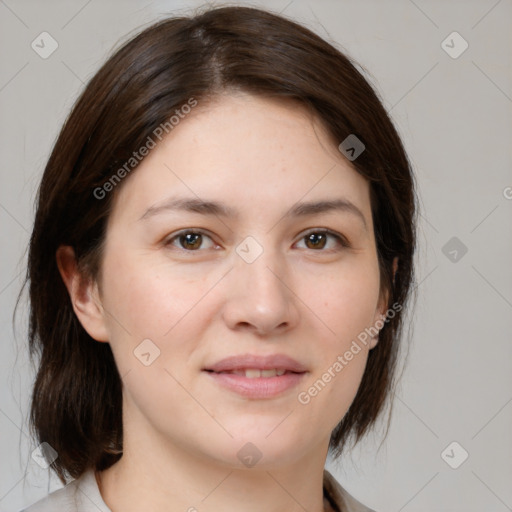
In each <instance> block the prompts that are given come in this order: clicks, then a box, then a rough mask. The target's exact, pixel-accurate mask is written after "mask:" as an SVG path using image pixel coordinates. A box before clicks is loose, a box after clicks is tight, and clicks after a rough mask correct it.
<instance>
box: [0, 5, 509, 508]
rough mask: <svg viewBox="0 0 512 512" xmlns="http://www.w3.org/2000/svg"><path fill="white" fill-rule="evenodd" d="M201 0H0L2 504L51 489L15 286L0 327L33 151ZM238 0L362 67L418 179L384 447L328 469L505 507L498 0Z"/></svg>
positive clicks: (404, 500)
mask: <svg viewBox="0 0 512 512" xmlns="http://www.w3.org/2000/svg"><path fill="white" fill-rule="evenodd" d="M238 3H239V4H242V3H245V2H238ZM247 4H248V3H247ZM198 5H201V3H199V2H174V1H155V2H149V1H147V0H144V1H135V0H131V1H125V2H120V1H118V2H116V1H103V2H101V1H99V0H90V1H86V0H85V1H82V0H81V1H74V0H73V1H66V2H51V1H46V2H38V1H27V0H25V1H15V0H0V52H1V67H0V112H1V117H0V150H1V153H0V154H1V155H2V159H1V187H0V226H1V237H2V238H1V247H2V252H1V265H0V314H1V318H0V328H1V340H2V343H1V345H0V354H1V357H0V365H1V386H2V392H1V394H0V432H1V442H0V450H1V452H0V461H1V462H0V464H1V467H0V511H16V510H19V509H20V508H22V507H23V506H25V505H27V504H29V503H32V502H33V501H35V500H37V499H39V498H41V497H43V496H44V495H46V494H47V492H49V491H51V490H54V489H57V488H59V487H61V484H60V482H59V481H58V480H57V479H56V478H55V477H54V476H51V477H50V476H49V470H44V469H41V468H40V467H39V466H38V465H37V464H36V463H35V462H34V461H33V460H32V459H31V458H30V453H31V452H32V450H34V448H35V445H34V444H33V442H32V441H31V440H30V438H29V435H28V425H27V415H28V399H29V393H30V386H31V383H32V380H33V378H34V369H33V368H31V367H30V365H29V363H28V359H27V354H26V346H25V338H24V336H25V332H26V310H27V308H26V301H25V300H24V301H22V304H21V308H20V316H19V320H18V321H17V323H16V328H15V333H14V332H13V327H12V311H13V307H14V303H15V299H16V296H17V293H18V291H19V288H20V285H21V276H22V273H23V270H24V265H25V247H26V244H27V242H28V237H29V233H30V229H31V224H32V219H33V201H34V197H35V190H36V187H37V184H38V181H39V179H40V176H41V173H42V170H43V168H44V165H45V161H46V159H47V157H48V155H49V151H50V149H51V146H52V144H53V142H54V141H55V138H56V136H57V133H58V130H59V129H60V127H61V124H62V122H63V121H64V119H65V117H66V115H67V113H68V112H69V109H70V107H71V105H72V104H73V102H74V100H75V98H76V97H77V95H78V93H79V91H80V90H81V89H82V87H83V84H84V83H85V82H86V81H87V80H88V79H89V78H90V77H91V76H92V74H93V73H94V72H95V71H96V70H97V69H98V67H99V65H100V63H102V62H103V61H104V60H105V58H106V56H107V55H108V54H109V53H110V52H111V50H112V48H113V47H114V46H115V45H116V44H117V43H118V41H119V40H120V39H122V40H125V39H126V38H127V37H128V36H129V35H131V34H133V33H134V31H136V30H137V29H138V28H139V27H141V26H142V25H147V24H149V23H151V22H152V21H154V20H155V19H157V18H159V17H162V16H164V15H165V14H169V13H173V12H176V11H177V10H185V12H186V11H187V10H188V9H190V8H191V7H195V6H198ZM250 5H259V6H264V7H270V8H272V9H273V10H275V11H284V14H286V15H288V16H291V17H293V18H295V19H296V20H298V21H299V22H302V23H304V24H305V25H307V26H309V27H310V28H312V29H313V30H315V31H316V32H317V33H319V34H320V35H321V36H323V37H325V38H327V39H328V40H330V41H331V42H332V43H334V44H335V45H337V46H338V47H339V48H340V49H343V48H344V49H345V50H346V51H347V52H348V53H349V55H351V56H352V57H353V58H354V59H356V60H357V61H358V62H359V63H361V65H362V66H363V67H364V68H366V69H368V70H369V72H370V73H371V74H369V75H368V78H369V79H370V80H371V82H372V83H373V84H374V86H375V87H376V88H377V90H378V91H379V94H380V95H381V97H382V99H383V102H384V104H385V106H386V108H387V109H388V110H389V111H390V112H391V114H392V116H393V119H394V120H395V122H396V124H397V126H398V129H399V132H400V134H401V135H402V137H403V139H404V142H405V144H406V148H407V150H408V152H409V154H410V158H411V160H412V163H413V165H414V168H415V172H416V175H417V182H418V185H419V193H420V201H421V204H420V208H421V217H420V226H419V244H420V248H419V251H418V257H417V264H418V271H417V282H416V285H417V292H418V301H417V305H416V308H415V310H414V312H413V314H412V315H411V317H410V320H411V322H412V326H413V328H412V330H411V331H410V335H409V336H407V338H408V339H407V340H406V343H408V344H409V345H410V351H409V358H408V361H407V365H406V367H405V371H404V374H403V378H402V381H401V385H400V387H399V388H398V391H397V395H396V397H395V400H394V410H393V418H392V422H391V426H390V429H389V434H388V437H387V438H386V440H385V441H384V442H383V443H382V445H380V441H381V437H379V435H378V434H375V435H371V436H369V437H368V438H367V439H366V440H365V441H364V442H363V443H362V444H360V445H359V446H358V447H357V448H356V449H354V450H353V451H352V454H349V455H347V456H346V457H345V459H344V460H343V462H342V463H341V464H339V465H335V466H333V465H331V464H330V463H329V467H330V469H331V470H332V471H333V472H334V474H335V476H336V477H337V478H338V479H339V480H340V481H341V482H342V484H343V485H344V486H345V487H346V488H347V489H348V490H349V491H350V492H351V493H353V494H354V495H355V496H356V497H358V498H359V499H360V500H362V501H363V502H364V503H365V504H367V505H368V506H371V507H372V508H375V509H376V510H377V511H379V512H398V511H404V512H414V511H417V512H419V511H425V510H429V511H430V510H436V511H457V512H458V511H465V512H477V511H478V512H480V511H482V510H485V511H486V512H502V511H506V510H512V485H511V482H512V436H511V432H512V428H511V427H512V371H511V369H512V357H511V356H512V343H510V341H511V335H510V333H511V327H512V322H511V319H512V314H511V313H512V266H511V265H510V263H511V261H512V259H511V255H512V229H511V228H512V220H511V219H512V199H510V198H512V188H508V187H512V173H511V160H512V158H511V138H510V137H511V135H512V126H511V125H512V116H511V114H512V80H511V78H512V77H511V68H512V66H511V60H512V58H511V55H512V54H511V49H512V45H511V43H512V36H511V33H512V30H511V22H512V2H511V1H510V0H508V1H507V0H501V1H496V0H480V1H453V0H452V1H444V2H442V1H426V0H423V1H422V0H415V1H414V2H413V1H408V0H396V1H386V2H384V1H380V2H379V1H369V0H363V1H359V2H356V1H326V0H324V1H314V2H313V1H309V2H308V1H304V0H293V1H291V2H290V0H283V1H281V0H280V1H275V2H265V1H261V2H251V4H250ZM43 31H47V32H49V33H50V34H51V36H52V37H53V38H54V39H55V40H56V41H57V42H58V45H59V46H58V49H57V50H56V51H55V52H54V53H53V54H52V55H51V56H50V57H48V58H47V59H42V58H41V57H40V56H39V55H38V54H37V53H36V52H35V51H34V50H33V49H32V48H31V43H32V41H33V40H35V39H36V38H37V36H38V35H39V34H40V33H41V32H43ZM453 31H457V32H458V33H459V34H460V35H461V36H462V37H463V38H464V40H466V41H467V43H468V44H469V47H468V49H467V50H466V51H465V52H464V53H462V54H461V55H460V56H458V57H457V58H452V57H451V56H450V55H448V53H447V52H446V51H445V49H447V50H449V51H451V52H452V54H453V53H454V52H455V53H458V52H459V51H460V50H461V49H462V48H463V47H462V41H461V40H460V39H457V36H456V37H455V39H454V38H453V37H451V38H448V40H447V42H446V43H445V46H444V48H445V49H443V46H442V42H443V40H445V39H446V38H447V36H448V35H449V34H451V33H452V32H453ZM446 44H447V45H449V46H451V47H452V48H447V47H446ZM507 196H508V198H507ZM452 237H457V240H455V241H452V242H449V241H450V239H452ZM446 244H448V245H446ZM453 244H455V245H453ZM462 244H463V246H465V247H466V248H467V253H466V254H464V255H462V251H461V248H462V247H463V246H462ZM453 250H455V251H456V253H454V252H453ZM454 260H455V261H454ZM406 332H407V331H406ZM383 425H384V422H382V423H381V427H383ZM453 441H456V442H457V443H458V445H457V446H455V448H454V449H453V451H452V450H451V449H449V450H448V451H447V452H445V456H444V459H443V457H442V456H441V454H442V453H443V451H444V450H445V448H446V447H447V446H448V445H450V443H452V442H453ZM379 446H380V449H378V448H379ZM463 449H464V450H466V451H467V452H468V453H469V457H468V459H467V460H465V461H464V463H463V464H461V465H460V466H459V467H458V469H452V467H450V466H449V465H448V464H447V462H445V460H447V461H449V462H450V463H451V464H452V465H457V464H459V463H460V462H461V460H462V458H461V456H462V454H463V452H462V450H463ZM446 453H447V454H448V456H447V455H446Z"/></svg>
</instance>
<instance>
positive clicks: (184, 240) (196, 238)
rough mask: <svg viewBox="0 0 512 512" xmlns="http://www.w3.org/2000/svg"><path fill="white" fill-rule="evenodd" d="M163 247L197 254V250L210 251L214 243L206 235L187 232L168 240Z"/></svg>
mask: <svg viewBox="0 0 512 512" xmlns="http://www.w3.org/2000/svg"><path fill="white" fill-rule="evenodd" d="M205 244H206V246H205ZM165 245H166V246H170V247H173V248H177V249H182V250H185V251H188V252H199V250H204V249H212V248H213V246H214V243H213V241H212V239H211V238H210V237H209V236H208V235H207V234H206V233H202V232H201V231H193V230H188V231H182V232H181V233H177V234H176V235H174V236H173V237H171V238H169V239H168V241H167V242H165Z"/></svg>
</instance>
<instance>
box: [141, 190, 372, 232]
mask: <svg viewBox="0 0 512 512" xmlns="http://www.w3.org/2000/svg"><path fill="white" fill-rule="evenodd" d="M172 211H186V212H192V213H199V214H201V215H214V216H216V217H217V216H218V217H225V218H237V217H238V216H239V213H238V211H237V210H235V209H233V208H231V207H229V206H227V205H225V204H223V203H219V202H216V201H205V200H202V199H198V198H175V197H171V198H169V199H166V200H165V201H164V202H162V203H159V204H156V205H153V206H150V207H149V208H148V209H147V210H146V211H145V212H144V214H143V215H142V216H141V217H140V219H139V220H143V219H147V218H150V217H153V216H155V215H158V214H160V213H164V212H172ZM331 212H345V213H349V214H352V215H354V216H355V217H357V218H359V219H360V220H361V222H362V223H363V226H364V228H365V230H367V229H368V228H367V225H366V219H365V216H364V214H363V212H362V211H361V210H360V209H359V208H358V207H357V206H356V205H355V204H354V203H352V202H350V201H349V200H348V199H344V198H342V199H325V200H320V201H308V202H302V203H296V204H294V205H293V206H292V208H290V210H289V211H288V212H286V214H285V215H284V217H288V218H289V217H308V216H312V215H318V214H322V213H331Z"/></svg>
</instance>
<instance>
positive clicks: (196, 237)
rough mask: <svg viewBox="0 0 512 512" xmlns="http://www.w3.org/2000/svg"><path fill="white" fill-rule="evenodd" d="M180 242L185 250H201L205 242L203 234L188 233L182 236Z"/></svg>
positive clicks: (179, 238)
mask: <svg viewBox="0 0 512 512" xmlns="http://www.w3.org/2000/svg"><path fill="white" fill-rule="evenodd" d="M178 240H179V241H180V245H181V246H182V247H183V249H199V247H201V243H202V241H203V235H201V233H188V234H186V235H180V236H179V237H178Z"/></svg>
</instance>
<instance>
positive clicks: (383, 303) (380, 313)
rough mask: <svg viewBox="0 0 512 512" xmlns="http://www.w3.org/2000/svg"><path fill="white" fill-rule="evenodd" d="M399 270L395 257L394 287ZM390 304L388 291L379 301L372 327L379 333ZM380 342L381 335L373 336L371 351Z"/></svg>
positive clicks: (396, 257)
mask: <svg viewBox="0 0 512 512" xmlns="http://www.w3.org/2000/svg"><path fill="white" fill-rule="evenodd" d="M397 269H398V256H395V258H394V259H393V285H394V284H395V274H396V271H397ZM388 304H389V290H386V292H385V293H384V296H381V299H380V301H379V305H378V307H377V311H376V312H375V317H374V318H373V324H372V327H375V328H378V329H379V331H380V329H382V327H384V321H385V319H386V313H387V308H388ZM378 342H379V334H378V333H377V334H375V336H372V338H371V340H370V344H369V346H370V350H371V349H372V348H375V347H376V345H377V343H378Z"/></svg>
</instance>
